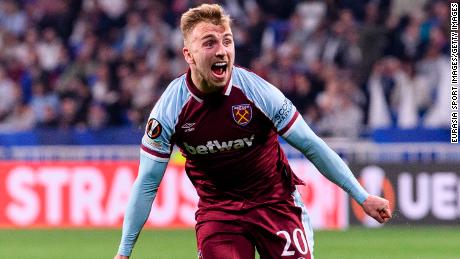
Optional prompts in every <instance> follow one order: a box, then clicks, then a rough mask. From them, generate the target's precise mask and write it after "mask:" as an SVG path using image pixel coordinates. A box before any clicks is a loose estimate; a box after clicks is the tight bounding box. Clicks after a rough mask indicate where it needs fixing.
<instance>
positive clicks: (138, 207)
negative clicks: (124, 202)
mask: <svg viewBox="0 0 460 259" xmlns="http://www.w3.org/2000/svg"><path fill="white" fill-rule="evenodd" d="M167 164H168V163H167V162H159V161H156V160H153V159H151V158H149V157H148V156H146V155H144V154H142V153H141V155H140V163H139V173H138V176H137V178H136V181H135V182H134V185H133V189H132V191H131V196H130V198H129V202H128V206H127V208H126V213H125V218H124V220H123V232H122V236H121V242H120V247H119V248H118V254H119V255H125V256H130V255H131V252H132V250H133V247H134V244H135V243H136V240H137V238H138V236H139V233H140V231H141V229H142V227H143V226H144V224H145V222H146V221H147V219H148V217H149V215H150V210H151V209H152V203H153V200H154V199H155V196H156V194H157V190H158V187H159V186H160V182H161V179H162V178H163V175H164V173H165V170H166V166H167Z"/></svg>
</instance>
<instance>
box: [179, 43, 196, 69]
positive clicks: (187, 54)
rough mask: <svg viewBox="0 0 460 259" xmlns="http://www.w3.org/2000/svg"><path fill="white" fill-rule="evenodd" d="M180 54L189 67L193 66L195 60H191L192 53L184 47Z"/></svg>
mask: <svg viewBox="0 0 460 259" xmlns="http://www.w3.org/2000/svg"><path fill="white" fill-rule="evenodd" d="M182 54H184V58H185V61H186V62H187V63H188V64H189V65H192V64H195V60H194V59H193V56H192V53H191V52H190V49H189V48H188V47H186V46H184V48H182Z"/></svg>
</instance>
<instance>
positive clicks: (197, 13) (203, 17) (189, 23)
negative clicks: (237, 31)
mask: <svg viewBox="0 0 460 259" xmlns="http://www.w3.org/2000/svg"><path fill="white" fill-rule="evenodd" d="M200 22H210V23H212V24H215V25H223V24H226V23H227V24H228V25H229V26H230V24H231V20H230V16H229V15H228V14H226V13H225V11H224V9H223V8H222V7H221V6H220V5H218V4H202V5H200V6H197V7H195V8H190V9H189V10H188V11H187V12H185V13H184V14H182V17H181V18H180V30H181V31H182V35H183V36H184V40H185V39H186V38H187V36H188V35H189V34H190V32H191V31H192V30H193V28H195V26H196V25H197V24H198V23H200Z"/></svg>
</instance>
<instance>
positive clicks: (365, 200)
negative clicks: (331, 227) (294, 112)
mask: <svg viewBox="0 0 460 259" xmlns="http://www.w3.org/2000/svg"><path fill="white" fill-rule="evenodd" d="M283 138H284V139H285V140H286V141H287V142H288V143H289V144H290V145H291V146H293V147H295V148H296V149H298V150H299V151H300V152H302V153H303V154H304V155H305V156H306V157H307V158H308V159H309V160H310V161H311V162H312V163H313V164H314V165H315V167H316V168H318V170H319V171H320V172H321V174H323V175H324V176H325V177H326V178H327V179H329V180H330V181H332V182H334V183H335V184H337V185H338V186H340V187H341V188H342V189H343V190H345V191H346V192H347V193H348V194H350V195H351V197H353V199H354V200H356V201H357V202H358V203H359V204H360V205H361V206H362V207H363V209H364V211H365V212H366V213H367V214H368V215H369V216H371V217H373V218H374V219H375V220H377V221H378V222H380V223H383V222H385V221H387V220H388V219H389V218H391V212H390V209H389V203H388V201H387V200H385V199H382V198H380V197H377V196H373V195H369V193H367V191H366V190H364V188H363V187H362V186H361V185H360V184H359V182H358V181H357V180H356V178H355V177H354V175H353V173H352V172H351V170H350V169H349V168H348V166H347V165H346V164H345V162H343V160H342V159H341V158H340V157H339V156H338V155H337V153H335V152H334V151H333V150H332V149H331V148H329V147H328V146H327V145H326V143H325V142H324V141H323V140H322V139H320V138H319V137H318V136H317V135H316V134H315V133H314V132H313V131H312V130H311V129H310V127H308V125H307V123H305V121H304V120H303V119H302V118H300V116H299V117H298V118H297V119H296V121H295V122H294V124H293V125H292V126H291V127H290V128H289V130H288V131H287V132H286V133H285V134H284V135H283Z"/></svg>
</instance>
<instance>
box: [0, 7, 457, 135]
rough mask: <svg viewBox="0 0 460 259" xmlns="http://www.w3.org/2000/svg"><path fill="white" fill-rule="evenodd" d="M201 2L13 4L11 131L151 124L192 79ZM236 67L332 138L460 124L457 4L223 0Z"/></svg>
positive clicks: (5, 42) (6, 53) (5, 71)
mask: <svg viewBox="0 0 460 259" xmlns="http://www.w3.org/2000/svg"><path fill="white" fill-rule="evenodd" d="M202 2H209V1H193V0H171V1H161V0H156V1H154V0H2V1H0V132H7V131H22V130H30V129H36V128H48V127H52V128H76V129H86V128H88V129H95V130H98V129H102V128H106V127H112V126H131V127H143V125H144V124H145V121H144V120H145V119H146V118H147V116H148V113H149V112H150V110H151V108H152V107H153V105H154V104H155V102H156V100H157V99H158V98H159V96H160V95H161V93H162V92H163V90H164V89H165V88H166V87H167V85H168V83H169V82H170V81H171V80H172V79H174V78H176V77H178V76H179V75H181V74H183V73H184V72H185V71H186V70H187V65H186V63H185V62H184V61H183V56H182V46H183V41H182V37H181V34H180V31H179V28H178V23H179V20H180V15H181V14H182V13H183V12H184V11H186V10H187V9H188V8H190V7H192V6H195V5H197V4H199V3H202ZM214 2H217V3H220V4H222V5H223V6H224V7H225V9H226V10H227V12H228V13H229V14H230V15H231V17H232V18H233V34H234V40H235V48H236V64H238V65H241V66H243V67H248V68H250V69H251V70H253V71H255V72H256V73H258V74H259V75H260V76H262V77H263V78H265V79H267V80H268V81H270V82H271V83H272V84H273V85H275V86H276V87H278V88H279V89H280V90H281V91H282V92H283V93H284V94H285V95H286V96H288V97H289V98H290V99H291V100H292V101H293V103H294V104H295V105H296V107H297V109H298V110H299V112H300V113H301V114H302V115H303V117H304V118H305V120H306V121H307V122H308V123H309V125H310V126H311V127H312V128H313V129H314V130H315V131H316V132H317V133H318V134H320V135H322V136H331V137H349V138H356V137H359V136H361V135H363V134H365V133H366V132H368V131H369V130H372V129H375V128H388V127H397V128H404V129H407V128H417V127H428V128H439V127H446V126H448V125H450V124H449V121H450V120H449V118H450V117H449V116H450V110H449V109H450V108H449V107H450V106H449V100H450V85H449V83H450V63H449V52H450V49H449V35H450V31H449V30H450V27H449V15H450V10H449V2H448V1H447V0H446V1H440V0H343V1H338V0H325V1H320V0H307V1H299V0H297V1H295V0H283V1H275V0H267V1H264V0H260V1H259V0H248V1H243V0H222V1H214Z"/></svg>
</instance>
